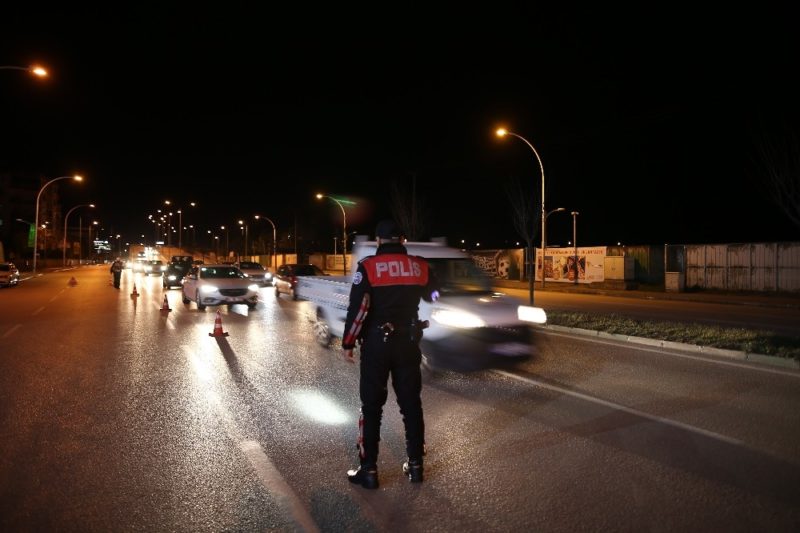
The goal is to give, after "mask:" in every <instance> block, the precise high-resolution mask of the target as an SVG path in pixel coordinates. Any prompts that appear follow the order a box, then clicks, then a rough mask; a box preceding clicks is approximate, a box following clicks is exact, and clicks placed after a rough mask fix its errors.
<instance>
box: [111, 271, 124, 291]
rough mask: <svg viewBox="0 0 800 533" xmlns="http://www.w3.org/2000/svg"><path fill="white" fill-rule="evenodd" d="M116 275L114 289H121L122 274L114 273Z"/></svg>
mask: <svg viewBox="0 0 800 533" xmlns="http://www.w3.org/2000/svg"><path fill="white" fill-rule="evenodd" d="M113 274H114V287H116V288H118V289H119V280H120V278H122V272H113Z"/></svg>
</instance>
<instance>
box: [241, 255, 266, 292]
mask: <svg viewBox="0 0 800 533" xmlns="http://www.w3.org/2000/svg"><path fill="white" fill-rule="evenodd" d="M236 267H238V268H239V270H241V271H242V272H244V273H245V275H246V276H247V277H248V278H250V279H252V280H253V281H254V282H255V283H258V284H259V285H260V286H262V287H266V286H267V285H272V272H270V271H269V270H267V269H266V268H264V266H263V265H262V264H261V263H256V262H254V261H239V262H238V263H236Z"/></svg>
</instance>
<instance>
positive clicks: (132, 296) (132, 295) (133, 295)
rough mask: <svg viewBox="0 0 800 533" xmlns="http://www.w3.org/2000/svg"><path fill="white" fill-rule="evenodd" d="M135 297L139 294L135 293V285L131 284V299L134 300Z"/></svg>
mask: <svg viewBox="0 0 800 533" xmlns="http://www.w3.org/2000/svg"><path fill="white" fill-rule="evenodd" d="M137 296H139V293H138V292H136V284H135V283H134V284H133V291H131V298H136V297H137Z"/></svg>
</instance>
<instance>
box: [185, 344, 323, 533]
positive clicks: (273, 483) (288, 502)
mask: <svg viewBox="0 0 800 533" xmlns="http://www.w3.org/2000/svg"><path fill="white" fill-rule="evenodd" d="M182 348H183V351H184V352H185V353H186V355H187V356H188V357H189V358H190V359H197V358H198V357H199V356H198V354H197V353H196V352H194V351H193V350H192V348H191V347H190V346H188V345H186V344H184V345H183V346H182ZM208 399H209V401H210V402H211V403H212V404H213V405H214V407H215V408H216V411H217V414H218V415H219V417H220V420H221V421H222V424H223V425H224V426H225V431H226V432H227V433H228V437H230V439H231V440H233V441H236V442H237V443H238V446H239V449H240V450H241V451H242V453H244V455H245V457H246V458H247V460H248V461H249V462H250V465H251V466H252V467H253V469H254V470H255V471H256V474H257V475H258V479H259V481H261V485H262V486H263V487H264V488H265V489H267V490H268V491H269V492H270V494H274V495H275V496H277V497H278V499H279V500H280V501H281V503H282V504H283V506H284V508H286V509H288V510H289V513H290V514H291V515H292V518H293V519H294V520H295V523H296V524H297V525H298V526H300V527H301V528H302V529H303V530H304V531H310V532H317V531H319V528H318V527H317V525H316V523H315V522H314V519H313V518H312V517H311V515H310V514H309V513H308V511H307V510H306V508H305V506H304V505H303V501H302V500H301V499H300V497H299V496H298V495H297V493H296V492H295V491H294V490H292V487H291V486H289V484H288V483H286V480H284V479H283V476H281V474H280V472H278V469H277V468H275V465H274V464H273V463H272V461H270V459H269V457H268V456H267V454H266V453H265V452H264V449H263V448H262V447H261V445H260V444H259V443H258V442H256V441H254V440H250V439H245V438H244V436H243V435H242V434H241V432H240V431H239V430H238V428H237V427H236V424H235V422H234V420H233V417H232V416H231V414H230V413H229V412H228V411H227V410H226V409H225V408H224V407H223V406H222V402H221V401H220V399H219V397H218V396H216V395H209V396H208Z"/></svg>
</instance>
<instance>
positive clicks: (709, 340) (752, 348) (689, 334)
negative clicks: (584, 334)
mask: <svg viewBox="0 0 800 533" xmlns="http://www.w3.org/2000/svg"><path fill="white" fill-rule="evenodd" d="M547 323H548V324H549V325H553V326H564V327H570V328H582V329H588V330H592V331H603V332H606V333H614V334H618V335H629V336H633V337H644V338H647V339H657V340H663V341H671V342H681V343H685V344H695V345H698V346H709V347H714V348H723V349H726V350H739V351H743V352H747V353H755V354H761V355H770V356H774V357H785V358H793V359H796V360H798V361H800V337H786V336H781V335H778V334H776V333H772V332H769V331H759V330H754V329H746V328H724V327H719V326H707V325H703V324H696V323H687V322H666V321H657V320H641V319H632V318H630V317H626V316H622V315H617V314H589V313H580V312H570V311H548V312H547Z"/></svg>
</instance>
